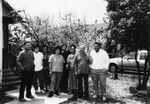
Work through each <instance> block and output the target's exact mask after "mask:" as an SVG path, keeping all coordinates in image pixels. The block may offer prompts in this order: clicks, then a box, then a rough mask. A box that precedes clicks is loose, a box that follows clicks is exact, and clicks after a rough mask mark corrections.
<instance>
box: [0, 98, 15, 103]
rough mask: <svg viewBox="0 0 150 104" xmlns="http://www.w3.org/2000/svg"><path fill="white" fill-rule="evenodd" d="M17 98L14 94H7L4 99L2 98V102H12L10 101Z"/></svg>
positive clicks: (0, 101) (0, 100)
mask: <svg viewBox="0 0 150 104" xmlns="http://www.w3.org/2000/svg"><path fill="white" fill-rule="evenodd" d="M15 99H16V98H15V97H12V96H5V97H3V98H2V99H0V104H4V103H7V102H10V101H13V100H15Z"/></svg>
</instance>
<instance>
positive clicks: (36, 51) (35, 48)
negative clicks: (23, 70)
mask: <svg viewBox="0 0 150 104" xmlns="http://www.w3.org/2000/svg"><path fill="white" fill-rule="evenodd" d="M34 52H35V53H38V52H39V46H38V45H36V46H34Z"/></svg>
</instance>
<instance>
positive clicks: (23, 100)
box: [19, 98, 27, 102]
mask: <svg viewBox="0 0 150 104" xmlns="http://www.w3.org/2000/svg"><path fill="white" fill-rule="evenodd" d="M19 101H20V102H26V101H27V100H26V99H24V98H20V99H19Z"/></svg>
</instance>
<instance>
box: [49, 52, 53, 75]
mask: <svg viewBox="0 0 150 104" xmlns="http://www.w3.org/2000/svg"><path fill="white" fill-rule="evenodd" d="M52 60H53V55H51V56H50V57H49V61H48V62H49V73H50V74H51V73H52Z"/></svg>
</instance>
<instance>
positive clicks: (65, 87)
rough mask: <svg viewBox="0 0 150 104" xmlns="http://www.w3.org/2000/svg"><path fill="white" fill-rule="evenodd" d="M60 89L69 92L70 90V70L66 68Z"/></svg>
mask: <svg viewBox="0 0 150 104" xmlns="http://www.w3.org/2000/svg"><path fill="white" fill-rule="evenodd" d="M60 91H62V92H67V91H68V70H64V71H63V74H62V77H61V81H60Z"/></svg>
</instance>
